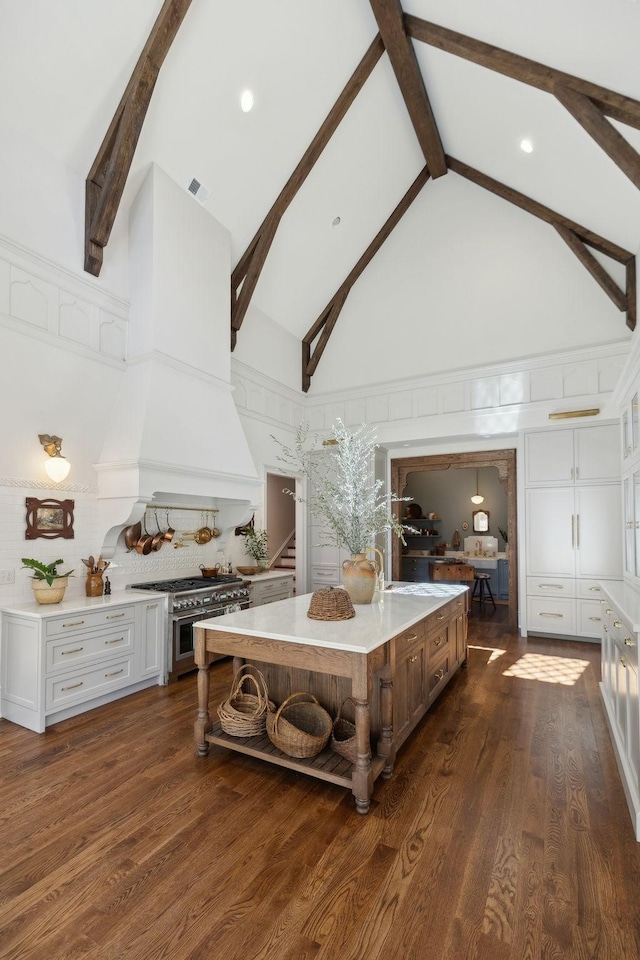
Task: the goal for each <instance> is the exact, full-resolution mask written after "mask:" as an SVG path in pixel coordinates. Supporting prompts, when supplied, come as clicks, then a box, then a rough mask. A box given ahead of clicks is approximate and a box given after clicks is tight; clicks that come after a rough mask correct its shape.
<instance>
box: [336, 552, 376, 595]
mask: <svg viewBox="0 0 640 960" xmlns="http://www.w3.org/2000/svg"><path fill="white" fill-rule="evenodd" d="M377 578H378V570H377V566H376V564H375V563H374V562H372V561H371V560H369V559H368V558H367V557H366V556H365V554H364V553H352V554H351V556H350V557H349V559H348V560H344V561H343V563H342V585H343V587H344V588H345V590H346V591H347V593H348V594H349V596H350V597H351V602H352V603H354V604H355V603H371V600H372V599H373V594H374V592H375V589H376V582H377Z"/></svg>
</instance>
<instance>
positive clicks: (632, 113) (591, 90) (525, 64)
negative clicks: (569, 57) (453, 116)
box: [404, 14, 640, 130]
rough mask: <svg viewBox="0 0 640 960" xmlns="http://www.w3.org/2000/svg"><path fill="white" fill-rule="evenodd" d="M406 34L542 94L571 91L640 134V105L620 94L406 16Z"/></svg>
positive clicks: (436, 25)
mask: <svg viewBox="0 0 640 960" xmlns="http://www.w3.org/2000/svg"><path fill="white" fill-rule="evenodd" d="M404 22H405V27H406V30H407V33H408V34H409V36H410V37H413V39H414V40H421V41H422V42H423V43H427V44H429V45H430V46H432V47H437V48H438V49H439V50H444V51H445V53H452V54H454V55H455V56H457V57H462V58H463V59H465V60H471V61H472V62H473V63H477V64H478V65H479V66H481V67H487V69H489V70H495V71H496V72H497V73H502V74H504V76H506V77H512V79H514V80H520V82H521V83H528V84H529V85H530V86H532V87H537V88H538V89H539V90H545V91H546V92H547V93H551V94H555V92H556V86H563V87H569V88H570V89H571V90H575V91H576V93H581V94H583V96H585V97H588V98H589V100H591V101H593V103H594V104H595V105H596V106H597V107H598V109H599V110H601V111H602V113H604V114H605V115H606V116H607V117H612V118H613V119H614V120H619V121H620V122H621V123H626V124H627V125H628V126H630V127H636V129H638V130H640V102H639V101H638V100H633V99H632V98H631V97H625V96H623V95H622V94H621V93H615V92H614V91H613V90H608V89H607V88H606V87H599V86H598V85H597V84H595V83H589V82H588V81H587V80H581V79H580V78H579V77H574V76H572V75H571V74H569V73H563V72H562V71H561V70H555V69H554V68H553V67H548V66H546V65H545V64H543V63H538V62H537V61H535V60H528V59H527V58H526V57H521V56H518V54H515V53H510V52H509V51H508V50H503V49H502V48H501V47H494V46H492V45H491V44H489V43H484V42H483V41H482V40H474V39H473V38H472V37H467V36H465V35H464V34H462V33H457V32H456V31H455V30H447V28H446V27H440V26H438V24H436V23H429V22H428V21H427V20H421V19H420V18H419V17H413V16H410V15H408V14H407V15H405V18H404Z"/></svg>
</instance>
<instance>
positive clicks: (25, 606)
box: [0, 590, 166, 617]
mask: <svg viewBox="0 0 640 960" xmlns="http://www.w3.org/2000/svg"><path fill="white" fill-rule="evenodd" d="M157 597H161V598H162V597H166V593H156V592H155V591H153V590H116V591H114V592H113V593H110V594H107V595H106V596H105V595H103V596H101V597H69V599H66V600H62V601H61V602H60V603H36V602H35V600H29V601H25V602H24V603H10V604H7V605H6V606H0V612H1V613H13V614H19V615H20V616H23V617H51V616H55V615H56V614H63V615H66V614H69V613H83V612H86V611H87V610H96V609H100V608H102V607H118V606H121V605H122V604H123V603H140V602H142V601H143V600H145V599H147V600H150V599H152V598H157Z"/></svg>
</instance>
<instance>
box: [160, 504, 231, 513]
mask: <svg viewBox="0 0 640 960" xmlns="http://www.w3.org/2000/svg"><path fill="white" fill-rule="evenodd" d="M147 509H148V510H171V512H172V513H175V511H176V510H178V511H181V510H189V511H197V512H198V513H219V512H220V508H219V507H214V508H213V509H212V508H211V507H176V505H175V504H173V506H171V505H167V504H165V503H158V504H155V503H150V504H149V506H148V507H147Z"/></svg>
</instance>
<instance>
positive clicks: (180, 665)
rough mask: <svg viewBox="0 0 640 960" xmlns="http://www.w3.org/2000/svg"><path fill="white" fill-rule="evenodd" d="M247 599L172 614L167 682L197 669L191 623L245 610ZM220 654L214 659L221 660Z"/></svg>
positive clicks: (247, 604)
mask: <svg viewBox="0 0 640 960" xmlns="http://www.w3.org/2000/svg"><path fill="white" fill-rule="evenodd" d="M248 606H249V603H248V601H247V602H242V603H222V604H219V605H218V606H216V607H213V608H211V609H209V610H206V609H205V610H194V611H193V612H192V613H187V614H184V613H183V614H174V616H173V617H172V618H171V664H170V669H169V683H171V682H172V681H173V680H177V679H178V677H181V676H182V675H183V674H185V673H192V672H193V671H194V670H197V669H198V668H197V666H196V661H195V659H194V656H193V624H194V623H197V622H198V621H199V620H210V619H211V618H212V617H221V616H222V615H223V614H225V613H234V612H235V611H236V610H246V609H247V608H248ZM222 659H223V657H222V655H221V656H219V657H214V660H222Z"/></svg>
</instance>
